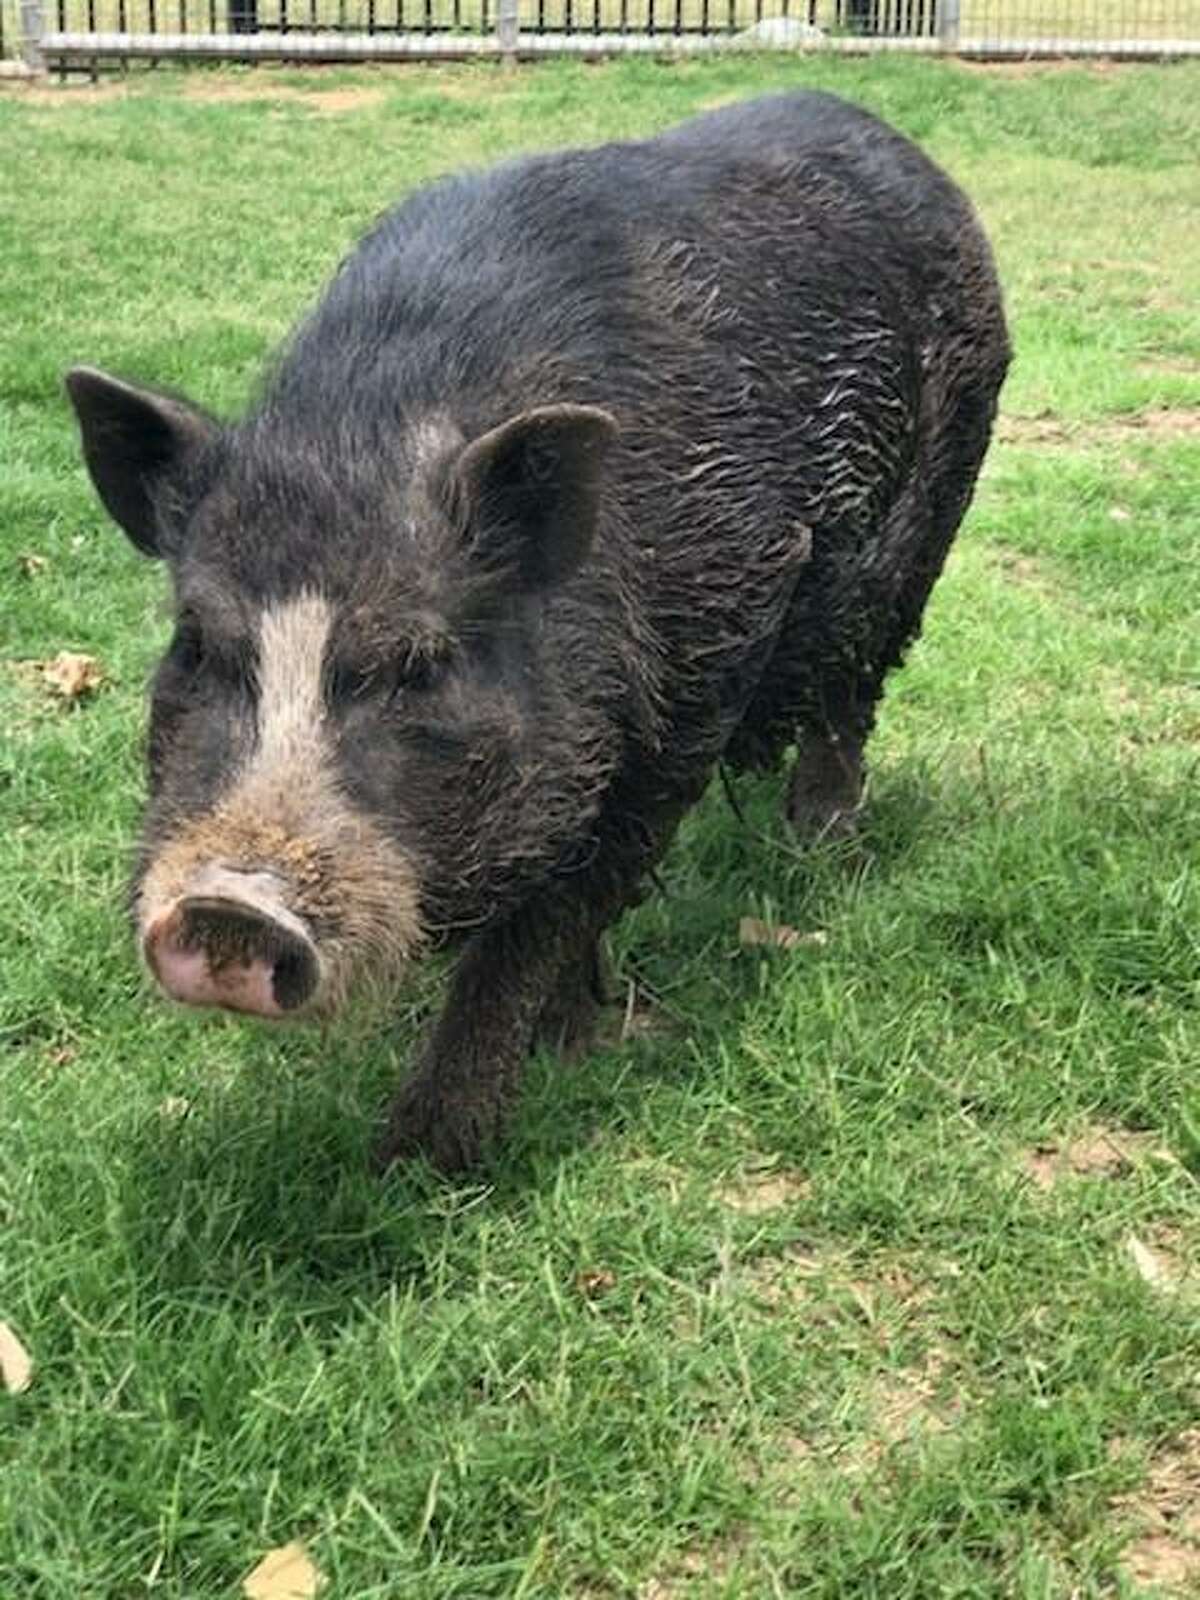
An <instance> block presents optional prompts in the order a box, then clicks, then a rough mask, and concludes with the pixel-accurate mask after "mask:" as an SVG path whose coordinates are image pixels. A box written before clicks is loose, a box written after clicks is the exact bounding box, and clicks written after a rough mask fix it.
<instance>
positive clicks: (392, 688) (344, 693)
mask: <svg viewBox="0 0 1200 1600" xmlns="http://www.w3.org/2000/svg"><path fill="white" fill-rule="evenodd" d="M442 671H443V666H442V663H441V662H440V661H434V660H430V659H429V657H427V656H424V655H410V654H406V655H402V656H397V657H395V658H393V659H392V660H390V661H381V662H377V663H374V664H372V665H371V666H364V665H361V664H356V663H353V662H349V661H335V662H334V663H333V665H332V666H331V667H330V669H329V674H328V684H329V689H328V693H329V698H330V701H331V702H332V703H333V704H334V705H347V704H350V703H351V702H353V701H355V700H365V699H367V698H369V697H371V696H383V697H384V698H385V699H387V700H395V699H397V698H398V697H399V696H401V695H404V694H420V693H421V692H423V691H424V690H426V689H432V688H433V686H434V684H435V683H436V682H437V680H438V678H439V677H440V676H441V674H442Z"/></svg>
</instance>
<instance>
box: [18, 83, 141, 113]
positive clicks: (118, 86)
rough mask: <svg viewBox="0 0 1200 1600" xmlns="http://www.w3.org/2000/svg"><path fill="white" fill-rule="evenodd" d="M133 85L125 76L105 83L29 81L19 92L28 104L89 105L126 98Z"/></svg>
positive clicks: (48, 106) (48, 105) (47, 105)
mask: <svg viewBox="0 0 1200 1600" xmlns="http://www.w3.org/2000/svg"><path fill="white" fill-rule="evenodd" d="M132 87H133V85H132V84H131V83H129V82H127V81H126V80H125V79H123V78H117V79H111V78H110V79H108V80H107V81H106V82H103V83H90V82H77V83H55V84H48V83H29V84H23V85H21V86H20V88H19V89H18V93H19V94H20V95H21V98H22V99H23V100H24V101H25V103H26V104H27V105H31V106H46V107H47V108H50V107H54V106H88V105H96V104H97V103H100V102H103V101H105V100H124V99H126V98H127V97H128V96H129V94H130V92H131V90H132Z"/></svg>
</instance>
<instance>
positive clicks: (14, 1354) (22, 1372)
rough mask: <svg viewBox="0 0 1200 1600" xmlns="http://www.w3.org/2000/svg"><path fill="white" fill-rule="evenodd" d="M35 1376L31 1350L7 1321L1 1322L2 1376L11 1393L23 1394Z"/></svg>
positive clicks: (0, 1370) (0, 1353) (0, 1365)
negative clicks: (27, 1348)
mask: <svg viewBox="0 0 1200 1600" xmlns="http://www.w3.org/2000/svg"><path fill="white" fill-rule="evenodd" d="M32 1377H33V1362H32V1361H31V1360H30V1359H29V1352H28V1351H27V1350H26V1348H25V1346H24V1345H23V1344H22V1343H21V1341H20V1339H18V1338H17V1336H16V1334H15V1333H14V1332H13V1331H12V1329H11V1328H10V1327H9V1325H8V1323H7V1322H0V1378H3V1380H4V1387H5V1388H6V1389H7V1390H8V1392H9V1394H23V1393H24V1392H25V1390H26V1389H28V1387H29V1384H30V1380H31V1379H32Z"/></svg>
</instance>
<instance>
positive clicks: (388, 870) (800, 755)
mask: <svg viewBox="0 0 1200 1600" xmlns="http://www.w3.org/2000/svg"><path fill="white" fill-rule="evenodd" d="M1008 355H1009V350H1008V340H1007V335H1006V329H1005V320H1004V314H1003V309H1002V302H1001V295H1000V291H999V288H998V286H997V279H996V274H995V270H994V266H993V261H992V256H991V252H990V250H989V246H988V244H987V241H986V239H985V237H984V235H983V232H982V231H981V228H980V225H979V223H978V222H977V220H976V218H975V216H974V214H973V211H972V209H971V207H970V205H969V203H968V202H967V200H966V199H965V198H964V196H963V195H962V193H961V192H960V191H959V190H958V188H957V187H956V186H955V185H954V184H953V183H952V182H951V181H950V179H949V178H947V177H946V176H945V175H944V174H943V173H942V172H941V171H940V170H939V169H938V168H937V167H936V166H935V165H933V163H932V162H931V161H930V160H929V159H927V158H926V157H925V156H924V155H923V154H922V153H921V152H920V151H919V150H918V149H917V148H916V147H915V146H914V145H913V144H911V143H910V142H909V141H908V140H907V139H905V138H904V137H902V136H901V135H900V134H899V133H897V132H895V131H893V130H892V129H890V128H889V127H887V126H886V125H885V124H884V123H882V122H880V121H878V120H877V119H876V118H874V117H873V116H871V115H869V114H868V113H867V112H866V111H863V110H860V109H858V108H856V107H854V106H852V105H851V104H848V103H846V102H844V101H842V100H841V99H838V98H836V97H834V96H831V95H828V94H822V93H813V92H801V93H790V94H784V95H778V96H770V97H767V98H763V99H757V100H751V101H748V102H745V103H742V104H739V105H736V106H732V107H728V108H725V109H721V110H718V111H715V112H711V113H709V114H706V115H702V116H699V117H697V118H695V119H694V120H691V121H689V122H686V123H684V124H682V125H680V126H678V127H676V128H674V129H672V130H670V131H667V132H665V133H663V134H661V135H660V136H658V137H655V138H649V139H646V140H642V141H632V142H625V143H614V144H607V145H603V146H600V147H598V148H590V149H570V150H563V151H557V152H552V153H549V154H539V155H533V156H529V157H525V158H522V159H515V160H510V161H508V162H506V163H503V164H501V165H498V166H496V167H494V168H492V169H491V170H488V171H484V172H482V173H468V174H465V175H459V176H453V177H450V178H447V179H444V180H442V181H439V182H436V183H434V184H432V185H430V186H428V187H425V188H423V189H421V190H419V191H418V192H416V193H414V194H412V195H411V196H409V197H408V198H407V199H405V200H404V201H403V202H402V203H400V204H399V205H398V206H397V207H396V208H395V209H393V210H391V211H390V212H388V213H386V214H385V215H384V216H383V218H382V220H380V221H379V222H378V223H377V225H376V226H375V227H374V229H373V231H371V232H370V233H368V235H367V236H366V237H365V239H364V240H363V241H362V242H361V243H360V244H358V246H357V247H356V248H355V249H354V250H353V251H352V253H351V254H350V255H349V256H348V257H347V259H346V260H345V261H344V262H343V263H342V265H341V267H340V269H339V270H338V272H337V273H336V274H335V276H334V277H333V279H332V282H331V283H330V285H329V286H328V288H327V290H326V291H325V293H324V295H323V297H322V298H321V299H320V300H319V302H318V304H317V305H316V308H315V310H313V311H312V312H311V313H310V314H309V315H308V316H307V317H306V318H305V319H304V320H303V321H302V322H301V324H300V325H299V327H298V328H297V330H296V331H295V332H294V333H293V335H292V336H291V338H290V339H289V340H288V341H287V343H286V345H285V347H284V349H283V351H282V353H281V354H280V355H279V356H278V357H277V358H276V360H275V361H274V363H273V364H272V366H271V367H270V369H269V371H268V373H267V375H266V377H265V379H264V381H263V383H262V385H261V387H260V389H259V392H258V394H257V397H256V398H255V399H254V401H253V403H252V404H251V406H250V408H249V411H248V413H247V414H246V415H245V416H244V417H243V418H242V419H241V420H240V421H236V422H233V423H229V424H226V423H222V422H220V421H218V420H216V419H215V418H214V417H213V416H211V415H209V414H208V413H206V412H205V411H203V410H201V409H199V408H198V407H197V406H195V405H193V404H191V403H190V402H189V401H187V400H184V399H182V398H180V397H178V396H176V395H174V394H170V393H167V392H163V391H158V390H154V389H150V388H144V387H140V386H137V385H134V384H132V383H130V382H126V381H124V380H122V379H120V378H117V377H113V376H109V375H106V374H105V373H103V372H101V371H98V370H96V369H94V368H90V367H77V368H75V369H73V370H72V371H71V372H70V373H69V374H68V375H67V379H66V383H67V389H68V392H69V396H70V400H71V402H72V403H73V406H74V410H75V413H76V417H77V421H78V424H79V428H80V433H81V439H82V448H83V455H84V458H85V461H86V465H87V468H88V471H89V472H90V475H91V478H92V481H93V483H94V486H95V488H96V490H97V492H98V494H99V497H100V500H101V501H102V502H103V504H104V506H105V507H106V508H107V510H108V512H109V513H110V514H111V516H112V517H113V518H114V519H115V520H116V522H117V523H119V524H120V526H121V527H122V528H123V530H124V531H125V533H126V534H127V535H128V537H129V538H130V539H131V540H132V542H133V544H134V545H135V546H136V547H137V548H138V550H140V551H141V552H143V553H144V554H145V555H147V556H151V557H156V558H158V559H160V560H162V561H164V562H165V564H166V567H167V569H168V572H169V574H170V579H171V585H172V591H173V602H174V632H173V637H172V638H171V641H170V644H169V647H168V648H167V650H166V653H165V655H164V656H163V658H162V661H161V664H160V665H159V666H158V668H157V671H156V673H155V675H154V679H153V684H152V689H151V696H150V719H149V737H148V748H147V766H148V789H149V798H148V804H147V807H146V812H145V817H144V825H143V829H142V833H141V840H140V846H139V848H138V851H137V856H136V865H135V870H134V877H133V884H132V890H131V903H132V908H133V918H134V922H135V924H136V936H137V940H138V944H139V947H140V950H141V954H142V956H143V958H144V961H145V964H146V966H147V967H148V969H149V972H150V973H151V974H152V975H153V978H154V979H155V980H156V981H157V984H158V985H159V986H161V988H162V990H164V991H165V992H166V994H167V995H169V996H171V997H173V998H174V999H175V1000H177V1001H181V1002H183V1003H185V1004H187V1005H192V1006H201V1007H220V1008H224V1009H226V1010H229V1011H235V1012H243V1013H249V1014H251V1015H253V1016H256V1017H262V1018H274V1019H280V1018H303V1017H321V1018H329V1017H330V1016H332V1015H334V1014H335V1013H337V1012H338V1011H339V1009H340V1008H342V1007H343V1006H344V1005H345V1004H346V1003H347V1002H348V1000H349V999H350V997H351V996H352V995H353V994H354V993H355V992H356V991H357V990H358V989H359V987H360V985H361V984H362V983H363V982H364V981H365V982H370V983H373V984H379V983H384V984H387V985H394V984H397V983H400V982H402V981H403V979H404V976H405V974H406V972H408V971H409V969H410V967H411V966H412V964H413V963H414V962H417V961H418V960H419V959H420V958H421V957H422V956H423V955H424V954H426V953H427V952H429V951H432V950H437V949H448V950H450V951H452V952H454V953H455V956H456V959H455V963H454V965H453V968H452V970H451V973H450V975H449V977H448V980H447V990H446V994H445V997H444V1003H443V1005H442V1008H441V1010H440V1013H439V1014H438V1015H437V1016H436V1018H435V1019H434V1020H433V1022H432V1023H431V1025H430V1026H429V1028H428V1030H427V1032H426V1034H425V1035H424V1037H423V1039H422V1041H421V1042H420V1043H419V1045H418V1046H417V1048H416V1052H415V1059H414V1061H413V1063H412V1065H411V1068H410V1071H409V1073H408V1075H407V1078H406V1079H405V1080H404V1081H403V1082H402V1084H401V1086H400V1089H399V1093H398V1095H397V1097H396V1098H395V1100H394V1103H393V1104H392V1106H391V1108H390V1113H389V1114H388V1116H387V1118H386V1119H385V1122H384V1131H383V1133H382V1136H381V1139H380V1143H379V1146H378V1157H379V1162H380V1164H381V1165H382V1166H387V1165H388V1164H389V1163H391V1162H393V1161H395V1160H396V1159H397V1158H400V1157H409V1156H414V1155H417V1154H422V1155H424V1156H425V1157H427V1158H428V1159H430V1160H431V1161H432V1162H433V1163H434V1164H436V1165H437V1166H439V1167H440V1168H442V1169H444V1170H446V1171H448V1172H453V1171H456V1170H461V1169H464V1168H469V1167H470V1166H471V1165H472V1164H474V1163H476V1162H477V1161H479V1160H480V1159H481V1157H483V1156H484V1155H485V1153H487V1152H489V1151H491V1150H492V1149H494V1147H495V1144H496V1141H497V1140H498V1138H499V1136H500V1135H501V1134H502V1132H503V1130H504V1128H505V1124H506V1121H507V1120H508V1118H509V1114H510V1112H511V1109H512V1107H513V1105H514V1102H515V1099H516V1097H517V1094H518V1089H519V1084H520V1079H521V1074H522V1068H523V1064H524V1063H525V1061H526V1060H527V1058H528V1057H529V1055H530V1053H531V1051H532V1050H534V1049H535V1048H538V1047H549V1048H551V1049H553V1050H556V1051H560V1052H564V1053H567V1054H570V1053H575V1054H578V1053H580V1052H583V1051H586V1050H587V1048H588V1045H589V1041H590V1039H591V1037H592V1027H593V1024H594V1020H595V1016H596V1010H597V1004H598V1001H599V999H600V997H601V994H600V991H601V983H600V940H601V936H602V935H603V933H604V931H605V929H606V928H607V927H608V926H609V925H610V924H611V923H612V922H613V921H614V919H616V918H617V917H619V916H620V914H621V912H622V911H623V910H624V909H625V908H626V907H627V906H629V905H630V904H631V903H632V902H634V901H635V900H636V899H637V898H638V897H639V896H640V894H641V892H642V891H643V887H644V885H645V883H646V881H647V879H648V877H651V876H652V875H653V871H654V868H655V866H656V864H657V863H658V861H659V860H660V858H661V857H662V855H663V853H664V851H665V850H666V848H667V845H668V843H669V841H670V840H671V837H672V834H673V833H674V831H675V828H676V825H677V824H678V822H679V820H680V818H681V816H682V815H683V814H684V813H685V812H686V811H687V810H688V808H689V807H691V806H692V805H693V804H694V803H695V802H696V801H697V799H698V798H699V797H700V795H701V794H702V792H703V791H704V789H705V786H706V784H707V783H708V781H709V779H710V777H711V775H712V774H713V772H714V770H715V769H716V768H717V767H718V764H721V763H724V764H725V765H726V766H727V767H728V769H730V770H732V771H739V770H743V769H747V768H749V769H757V770H768V769H773V768H777V767H778V766H779V765H780V764H781V763H782V762H783V761H784V760H785V759H786V758H789V756H790V760H791V776H790V779H789V782H788V785H787V800H786V807H787V815H788V817H789V818H790V820H791V822H792V824H793V825H794V827H795V828H796V829H797V830H798V832H799V833H800V834H801V836H803V837H807V838H811V837H812V836H814V835H818V836H819V835H821V834H828V833H830V832H836V831H839V830H843V829H845V828H847V827H849V826H851V825H852V824H853V821H854V818H855V817H856V815H857V811H858V808H859V805H860V798H861V793H862V785H863V770H864V769H863V746H864V742H865V741H866V739H867V736H868V734H869V732H870V731H871V727H872V723H873V720H874V716H875V711H876V706H877V704H878V701H879V698H880V695H881V692H882V688H883V684H884V680H885V678H886V676H887V674H888V672H889V671H890V670H891V669H892V668H894V667H895V666H896V665H897V664H898V663H899V662H900V661H901V659H902V657H903V656H904V654H905V651H906V649H907V647H908V646H909V644H910V643H911V642H912V640H913V639H914V638H915V636H916V634H917V632H918V630H919V626H920V622H921V616H922V611H923V609H924V606H925V603H926V599H927V597H928V595H929V592H930V589H931V587H932V585H933V584H934V582H935V580H936V578H937V577H938V574H939V572H940V570H941V568H942V565H943V562H944V559H945V557H946V554H947V550H948V547H949V545H950V543H951V540H952V539H953V536H954V534H955V531H956V530H957V528H958V526H959V523H960V521H961V519H962V516H963V513H964V510H965V509H966V506H967V503H968V501H969V499H970V496H971V493H972V489H973V486H974V483H975V479H976V475H977V473H978V471H979V468H980V463H981V461H982V458H983V456H984V452H985V450H986V447H987V443H988V439H989V434H990V430H991V425H992V421H993V417H994V413H995V408H996V400H997V393H998V391H999V388H1000V385H1001V382H1002V380H1003V377H1004V374H1005V370H1006V366H1007V363H1008Z"/></svg>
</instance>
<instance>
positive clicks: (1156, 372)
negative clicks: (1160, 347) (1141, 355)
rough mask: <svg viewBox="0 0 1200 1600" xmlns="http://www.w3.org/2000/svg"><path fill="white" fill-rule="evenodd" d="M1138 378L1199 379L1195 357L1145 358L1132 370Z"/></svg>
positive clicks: (1199, 374)
mask: <svg viewBox="0 0 1200 1600" xmlns="http://www.w3.org/2000/svg"><path fill="white" fill-rule="evenodd" d="M1133 370H1134V371H1135V372H1136V373H1137V375H1138V377H1139V378H1200V360H1197V358H1196V357H1195V356H1147V357H1146V359H1145V360H1144V361H1139V362H1138V363H1137V365H1136V366H1135V367H1134V369H1133Z"/></svg>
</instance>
